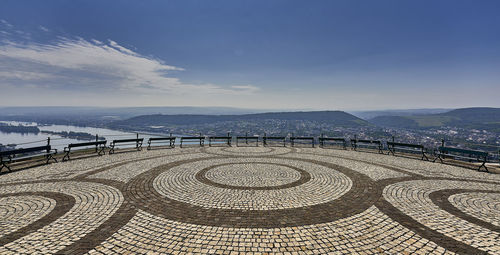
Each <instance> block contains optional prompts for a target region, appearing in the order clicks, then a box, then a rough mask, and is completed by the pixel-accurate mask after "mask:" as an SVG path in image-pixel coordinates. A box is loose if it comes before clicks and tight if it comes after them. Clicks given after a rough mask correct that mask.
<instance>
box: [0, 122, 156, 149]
mask: <svg viewBox="0 0 500 255" xmlns="http://www.w3.org/2000/svg"><path fill="white" fill-rule="evenodd" d="M0 122H1V123H7V124H9V125H24V126H38V128H39V129H40V131H52V132H62V131H66V132H70V131H73V132H85V133H89V134H92V135H94V134H97V135H99V136H103V137H105V138H106V139H107V140H108V142H109V141H111V140H113V139H126V138H135V137H136V134H135V133H131V132H123V131H117V130H111V129H107V128H95V127H77V126H66V125H37V123H35V122H17V121H0ZM153 136H154V135H144V134H141V135H140V137H141V138H144V140H145V141H146V140H147V139H148V138H149V137H153ZM48 137H50V139H51V142H50V144H51V145H52V148H55V149H58V150H61V151H62V150H63V149H64V147H66V146H67V145H68V144H70V143H79V142H85V141H83V140H76V139H72V138H64V137H61V136H58V135H53V134H44V133H42V132H40V133H38V134H33V133H27V134H21V133H4V132H0V144H3V145H7V144H17V147H16V148H20V147H33V146H41V145H46V144H47V138H48Z"/></svg>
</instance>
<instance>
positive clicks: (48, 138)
mask: <svg viewBox="0 0 500 255" xmlns="http://www.w3.org/2000/svg"><path fill="white" fill-rule="evenodd" d="M47 146H50V136H49V137H47ZM49 152H50V150H49V149H48V148H47V153H49Z"/></svg>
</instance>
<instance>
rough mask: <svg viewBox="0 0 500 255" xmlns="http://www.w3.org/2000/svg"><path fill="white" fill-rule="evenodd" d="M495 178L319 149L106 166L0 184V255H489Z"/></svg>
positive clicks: (497, 219) (184, 151)
mask: <svg viewBox="0 0 500 255" xmlns="http://www.w3.org/2000/svg"><path fill="white" fill-rule="evenodd" d="M499 209H500V175H494V174H485V173H478V172H476V171H472V170H470V169H465V168H460V167H456V166H449V165H442V164H437V163H431V162H425V161H420V160H415V159H409V158H403V157H394V156H388V155H381V154H378V153H367V152H355V151H349V150H334V149H322V148H295V147H294V148H291V147H262V146H259V147H203V148H196V147H192V148H175V149H163V150H152V151H141V152H127V153H117V154H114V155H105V156H101V157H93V158H86V159H78V160H72V161H69V162H64V163H57V164H51V165H45V166H39V167H34V168H30V169H26V170H23V171H16V172H14V173H10V174H4V175H0V253H1V254H23V253H24V254H33V253H39V254H83V253H89V254H186V253H189V254H381V253H385V254H453V253H460V254H481V253H490V254H500V245H499V244H500V213H499V211H500V210H499Z"/></svg>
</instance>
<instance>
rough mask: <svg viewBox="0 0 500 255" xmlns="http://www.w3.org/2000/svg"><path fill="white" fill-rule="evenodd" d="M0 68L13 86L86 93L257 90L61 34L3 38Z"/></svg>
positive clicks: (116, 46)
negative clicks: (202, 78) (199, 78)
mask: <svg viewBox="0 0 500 255" xmlns="http://www.w3.org/2000/svg"><path fill="white" fill-rule="evenodd" d="M1 22H2V23H4V24H8V23H6V21H4V20H1ZM40 28H41V29H42V26H40ZM42 30H43V29H42ZM0 68H1V69H2V72H0V81H3V82H4V83H5V82H6V81H8V82H9V83H10V84H11V85H14V86H18V87H19V86H23V84H24V83H23V82H24V81H27V80H29V85H30V86H33V85H36V84H37V82H38V83H39V84H40V85H41V86H42V85H43V86H47V84H51V85H50V86H53V87H57V88H59V89H67V90H80V91H86V92H89V90H90V89H100V90H102V89H118V90H121V91H127V92H134V93H136V92H139V93H146V94H158V93H166V94H179V95H188V94H200V93H208V94H233V95H245V94H252V93H255V92H256V91H258V88H256V87H254V86H251V85H235V86H227V87H223V86H219V85H214V84H188V83H184V82H182V81H181V80H179V79H178V78H175V77H173V76H172V72H177V71H182V70H184V69H183V68H180V67H177V66H172V65H167V64H165V63H164V62H163V61H161V60H159V59H155V58H152V57H146V56H143V55H141V54H139V53H137V52H135V51H133V50H130V49H128V48H126V47H123V46H121V45H119V44H118V43H117V42H115V41H112V40H109V41H108V43H103V42H101V41H98V40H90V41H88V40H84V39H82V38H79V39H68V38H63V37H61V38H59V40H58V41H57V42H55V43H52V44H38V43H33V42H28V43H20V42H17V41H16V42H14V41H4V42H3V44H2V45H0ZM26 85H27V84H26ZM96 92H98V91H96Z"/></svg>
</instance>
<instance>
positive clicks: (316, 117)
mask: <svg viewBox="0 0 500 255" xmlns="http://www.w3.org/2000/svg"><path fill="white" fill-rule="evenodd" d="M264 120H266V121H269V120H276V121H311V122H317V123H324V124H330V125H335V126H340V127H359V126H369V125H370V124H369V123H368V122H367V121H365V120H362V119H360V118H358V117H355V116H353V115H351V114H349V113H346V112H343V111H315V112H271V113H257V114H243V115H189V114H177V115H163V114H155V115H143V116H137V117H133V118H130V119H127V120H121V121H115V122H113V123H111V124H110V127H114V128H123V127H134V126H135V127H141V126H166V125H199V124H212V123H216V122H228V121H231V122H234V121H264Z"/></svg>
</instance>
